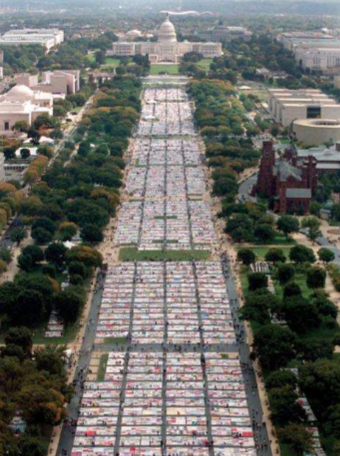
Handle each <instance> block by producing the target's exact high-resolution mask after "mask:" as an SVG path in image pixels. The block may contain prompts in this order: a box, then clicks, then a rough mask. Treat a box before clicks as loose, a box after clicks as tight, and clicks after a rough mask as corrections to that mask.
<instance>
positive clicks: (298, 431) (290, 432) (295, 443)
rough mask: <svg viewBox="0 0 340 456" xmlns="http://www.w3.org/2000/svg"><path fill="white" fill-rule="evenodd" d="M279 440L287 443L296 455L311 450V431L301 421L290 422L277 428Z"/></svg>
mask: <svg viewBox="0 0 340 456" xmlns="http://www.w3.org/2000/svg"><path fill="white" fill-rule="evenodd" d="M278 434H279V438H280V441H282V442H283V443H285V444H286V445H288V446H289V447H290V448H291V449H292V450H293V451H294V453H295V454H296V455H299V456H302V455H303V454H309V453H312V451H313V438H312V435H311V433H310V432H309V431H308V430H307V429H306V427H305V426H304V425H303V424H301V423H290V424H288V425H287V426H285V427H284V428H282V429H279V432H278Z"/></svg>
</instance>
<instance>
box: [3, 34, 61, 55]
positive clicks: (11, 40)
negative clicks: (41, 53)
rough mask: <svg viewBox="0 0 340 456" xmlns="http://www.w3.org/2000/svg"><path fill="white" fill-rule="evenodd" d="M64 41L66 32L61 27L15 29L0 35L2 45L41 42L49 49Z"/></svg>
mask: <svg viewBox="0 0 340 456" xmlns="http://www.w3.org/2000/svg"><path fill="white" fill-rule="evenodd" d="M63 41H64V32H63V31H62V30H59V29H21V30H17V29H13V30H9V31H8V32H6V33H4V34H3V35H2V36H1V37H0V45H1V46H3V45H6V46H8V45H10V46H17V45H19V44H41V45H42V46H44V47H45V48H46V49H47V50H50V49H51V48H53V47H54V46H57V45H58V44H60V43H62V42H63Z"/></svg>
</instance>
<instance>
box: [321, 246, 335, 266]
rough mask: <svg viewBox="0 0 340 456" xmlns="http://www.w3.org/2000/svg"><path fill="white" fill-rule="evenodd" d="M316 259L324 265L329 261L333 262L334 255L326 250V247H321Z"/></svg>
mask: <svg viewBox="0 0 340 456" xmlns="http://www.w3.org/2000/svg"><path fill="white" fill-rule="evenodd" d="M318 257H319V259H320V261H323V262H324V263H330V262H331V261H334V258H335V254H334V252H333V251H332V250H330V249H327V248H326V247H322V248H321V249H319V250H318Z"/></svg>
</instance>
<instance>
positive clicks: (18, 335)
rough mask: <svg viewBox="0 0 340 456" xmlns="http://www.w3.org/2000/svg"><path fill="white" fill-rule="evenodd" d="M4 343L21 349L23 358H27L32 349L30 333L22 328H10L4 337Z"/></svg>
mask: <svg viewBox="0 0 340 456" xmlns="http://www.w3.org/2000/svg"><path fill="white" fill-rule="evenodd" d="M5 343H6V345H17V346H19V347H21V348H22V350H23V352H24V354H25V356H29V355H30V354H31V352H32V347H33V339H32V333H31V331H30V330H29V329H28V328H26V327H24V326H22V327H18V328H10V329H9V331H8V332H7V334H6V336H5Z"/></svg>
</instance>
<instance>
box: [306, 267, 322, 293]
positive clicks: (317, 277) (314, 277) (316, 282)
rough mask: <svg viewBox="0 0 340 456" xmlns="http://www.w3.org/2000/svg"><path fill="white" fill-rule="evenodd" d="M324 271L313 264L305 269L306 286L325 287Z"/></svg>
mask: <svg viewBox="0 0 340 456" xmlns="http://www.w3.org/2000/svg"><path fill="white" fill-rule="evenodd" d="M325 284H326V271H325V270H324V269H321V268H318V267H316V266H313V267H312V268H309V269H308V271H307V286H308V288H312V289H314V288H325Z"/></svg>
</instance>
